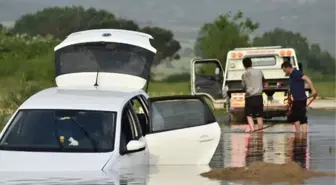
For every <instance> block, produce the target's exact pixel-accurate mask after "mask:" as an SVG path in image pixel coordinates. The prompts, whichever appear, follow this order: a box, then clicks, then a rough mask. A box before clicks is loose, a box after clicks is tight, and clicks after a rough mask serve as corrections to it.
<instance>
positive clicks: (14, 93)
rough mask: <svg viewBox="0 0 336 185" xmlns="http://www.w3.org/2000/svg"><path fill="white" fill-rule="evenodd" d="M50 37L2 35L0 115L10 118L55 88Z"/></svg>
mask: <svg viewBox="0 0 336 185" xmlns="http://www.w3.org/2000/svg"><path fill="white" fill-rule="evenodd" d="M58 43H59V41H58V40H56V39H54V38H53V37H51V36H46V37H41V36H34V37H32V36H27V35H24V34H21V35H20V34H12V33H10V32H8V31H6V30H1V31H0V63H1V68H0V82H1V84H2V88H1V89H0V107H1V110H0V114H2V115H3V114H11V113H12V112H13V111H14V110H15V109H16V108H17V107H18V106H19V105H20V104H22V103H23V101H25V100H26V99H27V98H28V97H29V96H31V95H32V94H33V93H35V92H37V91H39V90H41V89H43V88H45V87H48V86H51V85H53V83H54V63H53V56H54V55H53V53H54V52H53V48H54V47H55V46H56V45H57V44H58Z"/></svg>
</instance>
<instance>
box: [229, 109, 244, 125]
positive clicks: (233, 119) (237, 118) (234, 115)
mask: <svg viewBox="0 0 336 185" xmlns="http://www.w3.org/2000/svg"><path fill="white" fill-rule="evenodd" d="M229 122H230V123H235V124H237V123H245V122H246V117H245V114H244V111H239V112H230V113H229Z"/></svg>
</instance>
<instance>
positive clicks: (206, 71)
mask: <svg viewBox="0 0 336 185" xmlns="http://www.w3.org/2000/svg"><path fill="white" fill-rule="evenodd" d="M223 80H224V70H223V67H222V65H221V63H220V61H219V60H217V59H194V60H192V61H191V92H192V94H193V95H205V96H207V97H208V98H210V99H211V100H212V102H215V101H218V100H224V97H223V94H222V89H223Z"/></svg>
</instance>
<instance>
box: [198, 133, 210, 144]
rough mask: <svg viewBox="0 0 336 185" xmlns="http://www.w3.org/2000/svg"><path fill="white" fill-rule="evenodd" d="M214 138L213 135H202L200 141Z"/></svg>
mask: <svg viewBox="0 0 336 185" xmlns="http://www.w3.org/2000/svg"><path fill="white" fill-rule="evenodd" d="M212 140H213V137H210V136H208V135H202V136H201V137H200V138H199V140H198V141H199V142H209V141H212Z"/></svg>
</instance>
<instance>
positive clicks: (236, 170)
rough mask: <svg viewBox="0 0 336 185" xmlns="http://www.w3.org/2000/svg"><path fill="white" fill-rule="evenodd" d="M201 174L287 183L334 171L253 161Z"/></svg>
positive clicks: (293, 164) (232, 179)
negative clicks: (245, 165)
mask: <svg viewBox="0 0 336 185" xmlns="http://www.w3.org/2000/svg"><path fill="white" fill-rule="evenodd" d="M201 176H203V177H207V178H210V179H216V180H228V181H241V180H243V181H254V182H257V183H260V184H272V183H279V182H287V183H288V184H291V185H294V184H301V183H303V181H304V180H305V179H308V178H311V177H323V176H331V177H335V176H336V174H335V173H327V172H314V171H309V170H306V169H304V168H302V167H301V166H300V165H299V164H297V163H295V162H289V163H286V164H273V163H264V162H255V163H252V164H251V165H249V166H247V167H228V168H224V169H215V170H211V171H209V172H206V173H202V174H201Z"/></svg>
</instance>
